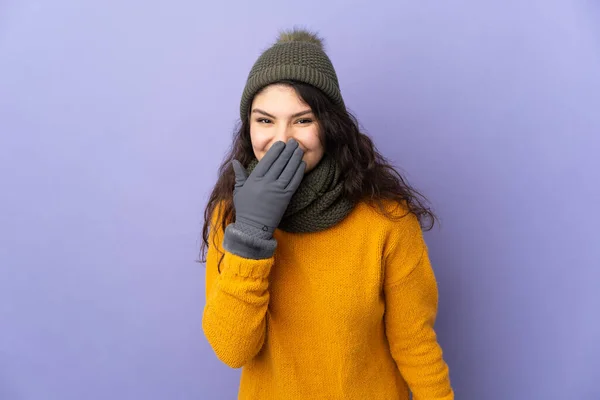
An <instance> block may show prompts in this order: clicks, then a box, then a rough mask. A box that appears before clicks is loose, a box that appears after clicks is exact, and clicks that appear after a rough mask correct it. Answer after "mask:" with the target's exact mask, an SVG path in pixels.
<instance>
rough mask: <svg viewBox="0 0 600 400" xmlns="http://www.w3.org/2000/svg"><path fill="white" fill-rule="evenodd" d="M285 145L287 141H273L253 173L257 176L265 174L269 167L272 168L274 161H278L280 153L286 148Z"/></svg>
mask: <svg viewBox="0 0 600 400" xmlns="http://www.w3.org/2000/svg"><path fill="white" fill-rule="evenodd" d="M285 147H286V146H285V143H283V142H282V141H278V142H275V143H273V145H272V146H271V148H270V149H269V151H267V153H266V154H265V155H264V157H263V158H262V159H261V160H260V161H259V162H258V164H256V167H255V168H254V171H252V174H253V175H254V176H257V177H263V176H265V174H266V173H267V172H268V171H269V169H271V166H272V165H273V163H274V162H275V161H277V159H278V158H279V155H280V154H281V152H282V151H283V149H285Z"/></svg>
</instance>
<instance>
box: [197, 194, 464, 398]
mask: <svg viewBox="0 0 600 400" xmlns="http://www.w3.org/2000/svg"><path fill="white" fill-rule="evenodd" d="M386 204H388V207H390V210H392V209H393V210H395V211H394V213H396V214H397V215H403V214H405V210H404V209H403V208H401V207H396V208H393V207H392V204H391V203H386ZM217 214H218V213H215V215H217ZM212 226H213V227H214V228H213V229H211V231H210V238H209V240H210V242H209V243H210V246H209V250H208V254H207V263H206V298H207V300H206V307H205V309H204V316H203V328H204V332H205V335H206V338H207V339H208V341H209V343H210V345H211V346H212V348H213V350H214V352H215V353H216V355H217V356H218V357H219V359H221V360H222V361H223V362H224V363H225V364H227V365H229V366H231V367H233V368H239V367H243V369H242V377H241V382H240V388H239V399H243V400H259V399H260V400H265V399H277V400H296V399H298V400H300V399H302V400H305V399H312V400H317V399H328V400H331V399H340V400H341V399H343V400H353V399H356V400H365V399H369V400H408V398H409V388H410V390H411V391H412V392H413V398H414V400H452V399H454V394H453V391H452V388H451V386H450V379H449V372H448V367H447V365H446V363H445V362H444V360H443V357H442V350H441V348H440V346H439V344H438V342H437V339H436V333H435V331H434V321H435V318H436V312H437V302H438V292H437V284H436V280H435V276H434V273H433V270H432V268H431V265H430V262H429V257H428V253H427V246H426V244H425V242H424V240H423V236H422V232H421V228H420V226H419V223H418V221H417V219H416V218H415V217H414V216H413V215H412V214H408V215H406V216H405V217H404V218H402V219H401V220H398V221H393V220H390V219H388V218H386V217H385V216H384V215H382V214H380V213H379V212H378V211H377V210H376V209H375V208H374V207H371V206H369V205H367V204H365V203H359V204H357V205H356V207H354V209H353V210H352V212H351V213H350V214H349V215H348V216H347V217H346V218H345V219H344V220H343V221H341V222H340V223H339V224H337V225H335V226H333V227H331V228H329V229H327V230H323V231H319V232H313V233H290V232H285V231H282V230H279V229H277V230H276V231H275V234H274V238H275V239H276V240H277V242H278V245H277V249H276V251H275V253H274V254H273V256H272V257H270V258H267V259H261V260H252V259H246V258H242V257H240V256H237V255H235V254H232V253H230V252H227V251H224V250H223V249H222V247H221V246H220V245H219V244H220V243H222V239H223V232H222V230H221V229H220V228H219V226H220V224H219V221H217V219H216V217H214V218H213V221H212ZM214 240H216V243H217V244H218V246H217V247H215V246H214V245H213V241H214ZM219 260H221V266H220V271H221V273H220V274H219V272H218V268H217V264H218V263H219Z"/></svg>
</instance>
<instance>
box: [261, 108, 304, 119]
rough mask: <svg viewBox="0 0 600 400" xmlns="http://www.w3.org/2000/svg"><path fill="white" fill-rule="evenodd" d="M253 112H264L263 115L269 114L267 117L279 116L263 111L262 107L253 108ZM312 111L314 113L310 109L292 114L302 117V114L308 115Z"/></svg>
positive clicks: (293, 116) (294, 116)
mask: <svg viewBox="0 0 600 400" xmlns="http://www.w3.org/2000/svg"><path fill="white" fill-rule="evenodd" d="M252 113H253V114H254V113H258V114H263V115H266V116H267V117H269V118H273V119H277V117H275V116H274V115H271V114H269V113H268V112H266V111H263V110H261V109H259V108H255V109H253V110H252ZM310 113H312V110H310V109H309V110H304V111H300V112H298V113H296V114H294V115H292V118H296V117H300V116H302V115H306V114H310Z"/></svg>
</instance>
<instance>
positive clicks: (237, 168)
mask: <svg viewBox="0 0 600 400" xmlns="http://www.w3.org/2000/svg"><path fill="white" fill-rule="evenodd" d="M231 165H233V172H234V173H235V188H234V189H233V191H234V193H235V191H237V190H238V189H239V188H241V187H242V186H244V183H246V179H248V173H247V172H246V169H245V168H244V167H243V166H242V164H241V163H240V162H239V161H238V160H233V161H231Z"/></svg>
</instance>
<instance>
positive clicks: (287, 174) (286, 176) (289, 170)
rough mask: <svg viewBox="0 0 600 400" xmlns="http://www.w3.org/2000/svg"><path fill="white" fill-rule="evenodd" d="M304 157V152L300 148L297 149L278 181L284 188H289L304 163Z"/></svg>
mask: <svg viewBox="0 0 600 400" xmlns="http://www.w3.org/2000/svg"><path fill="white" fill-rule="evenodd" d="M302 157H304V151H303V150H302V149H301V148H300V147H297V148H296V150H294V154H292V158H290V161H288V163H287V165H286V166H285V169H284V170H283V172H282V173H281V175H280V176H279V179H278V181H279V182H281V183H282V184H283V186H284V187H285V186H287V185H288V184H289V183H290V181H291V180H292V179H293V178H294V175H295V174H296V170H297V169H298V167H299V166H300V163H301V162H302Z"/></svg>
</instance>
